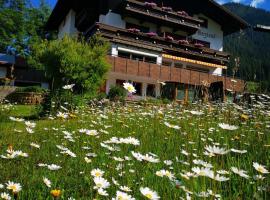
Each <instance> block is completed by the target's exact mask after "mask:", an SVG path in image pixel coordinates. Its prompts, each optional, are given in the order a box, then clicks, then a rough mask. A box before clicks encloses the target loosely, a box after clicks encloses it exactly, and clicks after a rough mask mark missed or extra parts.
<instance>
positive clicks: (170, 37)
mask: <svg viewBox="0 0 270 200" xmlns="http://www.w3.org/2000/svg"><path fill="white" fill-rule="evenodd" d="M165 39H166V40H169V41H173V40H174V39H173V37H172V36H169V35H167V36H166V37H165Z"/></svg>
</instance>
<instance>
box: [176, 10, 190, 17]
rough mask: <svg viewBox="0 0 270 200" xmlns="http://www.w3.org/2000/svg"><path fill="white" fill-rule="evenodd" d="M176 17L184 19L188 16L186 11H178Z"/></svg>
mask: <svg viewBox="0 0 270 200" xmlns="http://www.w3.org/2000/svg"><path fill="white" fill-rule="evenodd" d="M177 14H178V15H181V16H184V17H188V16H189V14H188V13H187V12H186V11H178V12H177Z"/></svg>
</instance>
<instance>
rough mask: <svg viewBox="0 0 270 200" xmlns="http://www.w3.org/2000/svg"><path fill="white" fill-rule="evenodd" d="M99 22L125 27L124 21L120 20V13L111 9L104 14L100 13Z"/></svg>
mask: <svg viewBox="0 0 270 200" xmlns="http://www.w3.org/2000/svg"><path fill="white" fill-rule="evenodd" d="M99 22H100V23H103V24H107V25H110V26H115V27H118V28H126V22H125V21H124V20H122V17H121V15H119V14H116V13H113V12H111V11H109V12H108V13H107V14H106V15H100V16H99Z"/></svg>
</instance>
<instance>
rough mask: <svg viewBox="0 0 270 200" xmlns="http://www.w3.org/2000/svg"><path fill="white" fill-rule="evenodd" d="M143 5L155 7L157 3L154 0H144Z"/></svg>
mask: <svg viewBox="0 0 270 200" xmlns="http://www.w3.org/2000/svg"><path fill="white" fill-rule="evenodd" d="M144 5H145V6H146V7H151V8H154V7H157V4H156V3H154V2H145V3H144Z"/></svg>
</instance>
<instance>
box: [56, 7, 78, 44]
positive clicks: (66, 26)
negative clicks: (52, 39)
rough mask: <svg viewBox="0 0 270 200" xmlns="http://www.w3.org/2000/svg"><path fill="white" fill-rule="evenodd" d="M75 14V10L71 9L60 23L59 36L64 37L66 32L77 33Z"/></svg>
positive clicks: (68, 33) (69, 33)
mask: <svg viewBox="0 0 270 200" xmlns="http://www.w3.org/2000/svg"><path fill="white" fill-rule="evenodd" d="M75 15H76V13H75V12H74V11H73V10H70V11H69V13H68V14H67V16H66V17H65V19H64V21H62V23H61V24H60V26H59V28H58V38H59V39H60V38H63V37H64V35H65V34H67V35H74V34H77V33H78V31H77V28H76V27H75Z"/></svg>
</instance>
